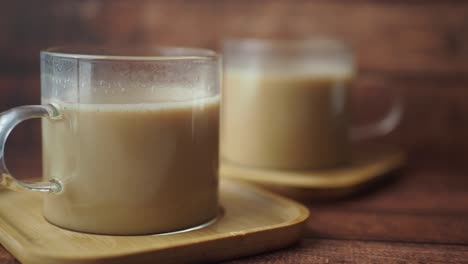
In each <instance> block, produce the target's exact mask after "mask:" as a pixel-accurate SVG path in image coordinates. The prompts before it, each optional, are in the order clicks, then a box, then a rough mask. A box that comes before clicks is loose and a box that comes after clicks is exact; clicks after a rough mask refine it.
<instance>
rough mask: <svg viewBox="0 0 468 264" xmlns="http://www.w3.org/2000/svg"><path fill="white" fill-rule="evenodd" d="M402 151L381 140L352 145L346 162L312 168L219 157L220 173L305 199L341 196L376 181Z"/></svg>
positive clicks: (397, 164)
mask: <svg viewBox="0 0 468 264" xmlns="http://www.w3.org/2000/svg"><path fill="white" fill-rule="evenodd" d="M405 160H406V156H405V154H404V152H403V151H402V150H401V149H399V148H397V147H394V146H389V145H384V144H380V145H378V144H367V145H355V146H353V149H352V154H351V160H350V162H349V164H347V165H346V166H342V167H338V168H330V169H322V170H311V171H285V170H267V169H260V168H249V167H244V166H241V165H237V164H233V163H230V162H228V161H225V160H222V162H221V164H220V169H219V174H220V176H221V177H224V178H228V179H235V180H241V181H245V182H248V183H251V184H253V185H259V186H262V187H264V188H266V189H268V190H271V191H274V192H277V193H280V194H283V195H285V196H288V197H291V198H294V199H299V200H301V201H308V200H311V199H314V198H315V199H317V198H325V199H327V198H331V197H334V198H336V197H343V196H345V195H349V194H352V193H354V192H356V191H358V190H359V189H360V188H362V187H363V186H364V185H365V184H369V183H370V182H374V181H377V180H378V179H379V178H381V177H383V176H385V175H386V174H388V173H389V172H391V171H394V170H396V169H398V168H400V167H401V166H403V164H404V163H405Z"/></svg>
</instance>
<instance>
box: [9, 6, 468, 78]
mask: <svg viewBox="0 0 468 264" xmlns="http://www.w3.org/2000/svg"><path fill="white" fill-rule="evenodd" d="M467 7H468V3H466V2H464V1H433V2H432V3H431V4H426V2H424V1H407V2H405V1H398V2H393V1H303V0H294V1H281V0H269V1H262V0H252V1H215V0H202V1H184V0H175V1H162V0H159V1H152V0H143V1H138V3H134V2H131V1H125V0H117V1H105V0H104V1H93V0H86V1H81V0H69V1H57V0H49V1H41V2H38V1H28V0H18V1H9V2H7V3H5V4H4V5H2V9H1V10H0V31H1V32H3V33H2V35H3V37H2V38H0V61H2V63H1V64H0V72H21V71H30V72H35V71H37V69H38V51H39V50H40V49H42V48H45V47H48V46H52V45H63V44H70V43H89V44H105V43H113V44H118V43H120V44H135V43H147V44H170V45H190V46H204V47H211V48H216V47H218V46H219V43H220V41H222V39H224V38H227V37H271V38H298V37H308V36H321V35H327V36H335V37H339V38H343V39H346V40H348V41H349V42H351V43H352V44H353V46H355V47H356V49H357V51H358V53H359V61H360V65H361V67H362V68H363V69H366V70H367V69H372V70H378V71H390V72H418V73H421V72H422V73H429V72H430V73H436V74H466V73H467V72H468V70H467V69H468V61H467V58H468V48H467V47H468V37H467V36H468V34H467V32H468V8H467Z"/></svg>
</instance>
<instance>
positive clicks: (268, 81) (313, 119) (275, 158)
mask: <svg viewBox="0 0 468 264" xmlns="http://www.w3.org/2000/svg"><path fill="white" fill-rule="evenodd" d="M351 78H352V72H351V71H350V68H349V67H348V68H346V67H332V66H328V68H327V67H323V68H317V69H308V70H304V69H282V70H278V69H269V70H267V71H263V72H258V71H257V72H256V71H251V70H250V71H249V70H240V69H237V68H231V69H230V68H228V69H227V71H226V74H225V80H224V81H225V82H224V84H225V85H224V90H223V109H222V128H221V156H222V158H224V159H226V160H228V161H230V162H234V163H238V164H240V165H246V166H252V167H262V168H274V169H316V168H326V167H332V166H336V165H340V164H342V163H345V162H346V161H347V160H348V158H349V146H348V118H349V109H348V91H347V90H348V86H349V85H350V80H351Z"/></svg>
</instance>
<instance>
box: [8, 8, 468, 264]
mask: <svg viewBox="0 0 468 264" xmlns="http://www.w3.org/2000/svg"><path fill="white" fill-rule="evenodd" d="M0 31H1V32H2V35H1V36H0V111H3V110H6V109H8V108H10V107H13V106H18V105H22V104H31V103H38V102H39V57H38V52H39V50H40V49H43V48H45V47H48V46H52V45H62V44H72V43H89V44H105V43H114V44H133V43H146V44H166V45H192V46H203V47H210V48H219V46H220V45H219V43H220V41H221V40H222V39H223V38H225V37H278V38H296V37H301V36H310V35H328V36H336V37H340V38H343V39H346V40H348V41H349V42H351V43H352V44H353V46H354V47H355V48H356V50H357V51H358V61H359V68H360V73H359V77H358V80H357V86H356V91H355V93H354V97H353V100H354V102H355V105H356V106H357V107H355V110H356V111H355V114H356V118H357V119H359V120H372V119H375V118H377V117H379V115H380V114H381V113H382V112H383V111H385V108H386V104H387V103H388V97H389V93H394V92H397V93H399V94H401V96H402V97H403V99H404V103H405V108H406V111H405V116H404V118H403V120H402V123H401V125H400V127H399V128H398V129H397V131H395V132H394V133H392V134H391V135H389V136H388V137H386V138H385V139H384V141H385V142H387V143H394V144H398V145H401V146H403V147H404V148H405V149H406V150H408V151H409V153H410V155H409V160H408V165H407V166H406V167H405V168H404V169H403V170H401V171H399V172H397V173H395V174H394V175H392V176H393V177H389V178H388V180H387V181H384V182H382V183H380V184H378V185H376V186H374V188H372V189H369V190H367V191H366V192H363V193H360V194H358V195H355V196H353V197H351V198H348V199H346V200H338V201H331V202H328V203H324V202H314V201H312V202H310V203H309V204H308V206H309V208H311V210H312V218H311V219H310V220H309V221H308V223H307V232H306V239H305V240H304V242H303V243H301V244H300V245H298V246H295V247H292V248H289V249H286V250H281V251H277V252H272V253H269V254H263V255H259V256H254V257H250V258H244V259H239V260H236V261H233V262H230V263H330V262H331V263H333V262H334V263H402V262H412V263H415V262H419V263H430V262H438V263H467V260H468V256H467V253H466V252H468V248H467V246H468V244H467V236H466V234H467V232H466V230H467V226H468V220H466V219H468V216H467V208H468V205H467V201H468V177H467V175H468V166H467V162H466V157H467V156H468V139H467V137H466V135H468V105H467V104H466V98H467V97H468V89H467V87H468V50H467V48H468V44H467V43H468V37H467V36H468V34H467V32H468V2H467V1H461V0H446V1H442V0H430V1H420V0H411V1H402V0H397V1H390V0H382V1H370V0H350V1H345V0H327V1H325V0H316V1H305V0H292V1H281V0H265V1H263V0H251V1H243V0H241V1H227V0H226V1H225V0H221V1H216V0H202V1H184V0H174V1H164V0H159V1H151V0H142V1H138V2H137V4H136V2H133V1H126V0H116V1H110V0H101V1H94V0H84V1H82V0H68V1H59V0H47V1H32V0H17V1H4V2H3V3H2V5H1V8H0ZM36 121H37V120H36ZM36 121H28V122H26V123H24V124H22V125H20V127H18V128H17V129H15V131H14V133H13V135H12V138H11V140H10V141H9V143H8V153H7V162H8V164H9V167H10V168H11V170H12V171H13V173H15V174H17V175H18V176H19V177H21V178H25V177H31V176H38V174H40V171H41V169H40V168H41V162H40V151H39V146H38V145H39V144H40V143H39V142H40V141H39V139H40V137H39V134H38V132H39V126H38V124H39V123H38V122H36ZM34 123H35V124H34ZM31 146H33V147H34V148H33V149H34V150H31V149H30V147H31ZM376 240H379V241H380V242H379V241H376ZM415 241H418V243H414V242H415ZM447 243H452V244H447ZM455 244H457V245H455ZM0 263H17V262H16V261H15V260H14V259H13V258H12V256H11V255H10V254H9V253H8V252H7V251H5V250H4V249H3V248H1V247H0Z"/></svg>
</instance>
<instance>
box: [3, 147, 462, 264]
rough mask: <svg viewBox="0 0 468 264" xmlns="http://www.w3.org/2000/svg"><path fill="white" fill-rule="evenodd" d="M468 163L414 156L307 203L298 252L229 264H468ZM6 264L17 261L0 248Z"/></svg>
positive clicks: (24, 172)
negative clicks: (371, 180)
mask: <svg viewBox="0 0 468 264" xmlns="http://www.w3.org/2000/svg"><path fill="white" fill-rule="evenodd" d="M9 152H10V153H9V155H8V157H9V158H8V162H9V165H10V167H11V168H12V171H14V172H15V173H16V174H17V175H20V176H21V177H31V176H36V175H37V174H38V173H39V172H40V167H41V164H40V158H38V156H39V155H38V154H37V153H35V151H30V152H28V151H26V150H24V149H23V150H18V151H9ZM20 152H21V153H20ZM465 157H466V156H459V157H456V156H452V155H447V154H446V153H442V152H439V153H438V152H437V151H432V152H427V151H425V152H421V153H411V155H410V158H409V161H408V163H407V165H406V166H405V167H404V168H403V169H401V170H399V171H396V172H394V173H391V174H390V175H388V177H387V178H386V180H384V181H382V182H380V183H378V184H376V185H374V186H372V187H371V188H369V189H367V190H365V191H363V192H361V193H359V194H356V195H353V196H351V197H348V198H346V199H341V200H335V201H315V202H313V201H310V202H307V206H308V207H309V209H310V211H311V217H310V219H309V220H308V222H307V228H306V231H305V234H304V238H303V240H302V241H301V242H300V243H299V244H297V245H295V246H293V247H290V248H287V249H283V250H279V251H275V252H269V253H265V254H261V255H258V256H251V257H246V258H241V259H237V260H232V261H228V262H226V263H337V262H338V263H341V262H348V263H349V262H352V263H404V262H418V263H428V262H440V263H463V262H466V263H468V163H467V162H466V158H465ZM0 263H16V261H15V260H14V258H13V256H12V255H10V253H8V252H7V251H6V250H5V249H4V248H0Z"/></svg>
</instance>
